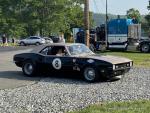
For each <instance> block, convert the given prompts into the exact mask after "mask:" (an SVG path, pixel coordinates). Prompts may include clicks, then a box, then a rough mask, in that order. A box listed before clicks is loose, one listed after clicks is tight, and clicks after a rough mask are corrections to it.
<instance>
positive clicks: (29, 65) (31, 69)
mask: <svg viewBox="0 0 150 113" xmlns="http://www.w3.org/2000/svg"><path fill="white" fill-rule="evenodd" d="M22 71H23V74H24V75H26V76H29V77H31V76H34V75H35V73H36V68H35V65H34V64H33V62H32V61H25V62H24V64H23V66H22Z"/></svg>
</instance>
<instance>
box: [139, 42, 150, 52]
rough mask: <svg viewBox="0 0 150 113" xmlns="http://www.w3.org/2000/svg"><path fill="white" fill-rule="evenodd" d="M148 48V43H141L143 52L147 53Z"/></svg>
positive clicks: (149, 48)
mask: <svg viewBox="0 0 150 113" xmlns="http://www.w3.org/2000/svg"><path fill="white" fill-rule="evenodd" d="M149 50H150V46H149V45H148V44H143V45H142V46H141V52H143V53H148V52H149Z"/></svg>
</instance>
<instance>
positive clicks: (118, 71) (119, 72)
mask: <svg viewBox="0 0 150 113" xmlns="http://www.w3.org/2000/svg"><path fill="white" fill-rule="evenodd" d="M130 69H131V67H124V68H120V69H115V70H113V69H108V70H103V71H101V75H102V76H103V77H104V78H107V79H111V78H113V77H115V76H120V75H124V74H125V73H127V72H129V71H130Z"/></svg>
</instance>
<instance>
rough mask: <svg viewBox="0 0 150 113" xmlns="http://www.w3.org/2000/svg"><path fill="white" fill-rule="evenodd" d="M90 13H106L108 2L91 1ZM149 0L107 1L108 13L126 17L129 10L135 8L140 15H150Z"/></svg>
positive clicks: (100, 0) (103, 0)
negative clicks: (149, 9) (149, 13)
mask: <svg viewBox="0 0 150 113" xmlns="http://www.w3.org/2000/svg"><path fill="white" fill-rule="evenodd" d="M89 1H90V11H93V12H95V13H105V12H106V7H105V6H106V0H89ZM148 1H149V0H107V2H108V13H110V14H116V15H126V12H127V10H129V9H131V8H135V9H137V10H139V12H140V14H142V15H144V14H148V12H150V11H148V10H147V6H148V4H149V2H148Z"/></svg>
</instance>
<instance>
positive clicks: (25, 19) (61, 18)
mask: <svg viewBox="0 0 150 113" xmlns="http://www.w3.org/2000/svg"><path fill="white" fill-rule="evenodd" d="M83 3H84V0H0V26H1V27H0V33H7V34H10V35H11V36H15V37H20V36H25V35H37V34H40V35H41V36H48V35H50V34H51V33H55V34H57V33H59V32H60V31H61V32H71V28H72V27H83V9H82V4H83Z"/></svg>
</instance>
